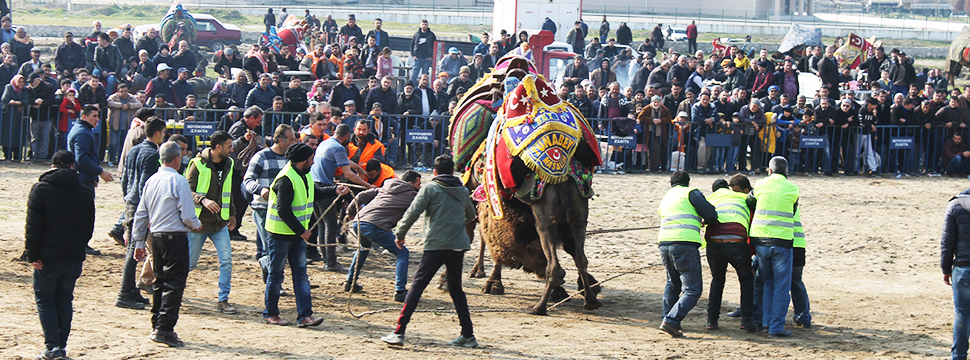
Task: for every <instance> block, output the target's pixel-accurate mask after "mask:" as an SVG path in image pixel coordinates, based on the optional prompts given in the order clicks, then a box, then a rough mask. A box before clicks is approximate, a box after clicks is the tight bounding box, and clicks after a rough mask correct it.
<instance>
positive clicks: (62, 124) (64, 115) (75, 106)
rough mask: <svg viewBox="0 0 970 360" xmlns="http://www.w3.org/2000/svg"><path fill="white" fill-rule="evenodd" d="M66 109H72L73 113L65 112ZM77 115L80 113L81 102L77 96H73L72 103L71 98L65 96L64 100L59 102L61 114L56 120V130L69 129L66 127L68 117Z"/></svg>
mask: <svg viewBox="0 0 970 360" xmlns="http://www.w3.org/2000/svg"><path fill="white" fill-rule="evenodd" d="M68 110H74V114H69V113H68V112H67V111H68ZM78 115H81V102H80V101H78V100H77V98H74V102H73V103H72V102H71V100H68V98H66V97H65V98H64V101H62V102H61V116H60V119H59V120H58V121H57V130H58V131H68V130H70V129H68V128H67V123H68V119H77V118H78Z"/></svg>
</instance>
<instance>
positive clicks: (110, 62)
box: [91, 33, 125, 93]
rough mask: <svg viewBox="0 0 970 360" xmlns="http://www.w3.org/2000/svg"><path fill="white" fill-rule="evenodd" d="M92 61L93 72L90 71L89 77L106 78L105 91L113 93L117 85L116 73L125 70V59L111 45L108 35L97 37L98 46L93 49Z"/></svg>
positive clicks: (102, 34)
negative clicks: (106, 85) (106, 86)
mask: <svg viewBox="0 0 970 360" xmlns="http://www.w3.org/2000/svg"><path fill="white" fill-rule="evenodd" d="M92 61H93V63H94V70H92V71H91V75H95V76H97V77H99V78H101V77H105V78H107V82H108V88H107V91H108V92H111V93H113V92H114V91H115V84H117V83H118V77H117V73H118V72H119V71H121V70H123V69H124V68H125V59H124V58H122V57H121V51H119V50H118V46H117V45H115V44H112V43H111V37H110V36H108V34H105V33H101V34H99V35H98V46H97V48H95V49H94V57H93V58H92Z"/></svg>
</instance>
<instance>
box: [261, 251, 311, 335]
mask: <svg viewBox="0 0 970 360" xmlns="http://www.w3.org/2000/svg"><path fill="white" fill-rule="evenodd" d="M268 245H269V247H268V248H267V254H268V255H267V257H268V258H269V264H270V265H269V276H267V277H266V292H265V295H264V298H263V299H264V302H265V306H266V310H263V318H268V317H271V316H277V315H279V314H280V307H279V302H280V286H281V285H282V284H283V266H285V265H286V263H287V260H289V264H290V273H291V275H292V276H291V277H292V278H293V292H294V293H295V295H296V312H297V317H296V320H297V321H301V320H303V319H305V318H307V317H309V316H310V315H313V305H312V304H311V302H310V280H309V279H308V278H307V275H306V243H305V242H303V240H296V241H294V240H280V239H278V238H277V237H276V236H275V235H270V238H269V242H268Z"/></svg>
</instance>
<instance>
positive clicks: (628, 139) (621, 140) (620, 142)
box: [608, 135, 637, 147]
mask: <svg viewBox="0 0 970 360" xmlns="http://www.w3.org/2000/svg"><path fill="white" fill-rule="evenodd" d="M608 142H609V145H610V146H630V147H633V146H637V137H636V135H627V136H616V135H610V140H609V141H608Z"/></svg>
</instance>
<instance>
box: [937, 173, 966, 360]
mask: <svg viewBox="0 0 970 360" xmlns="http://www.w3.org/2000/svg"><path fill="white" fill-rule="evenodd" d="M940 266H941V267H943V282H944V283H946V284H947V285H950V286H951V287H952V288H953V346H952V347H950V354H951V359H954V360H956V359H959V360H964V359H966V358H967V347H968V339H970V189H967V190H964V191H963V192H962V193H960V194H958V195H957V196H954V197H953V198H951V199H950V204H949V205H947V207H946V217H945V218H944V220H943V236H942V239H941V240H940Z"/></svg>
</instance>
